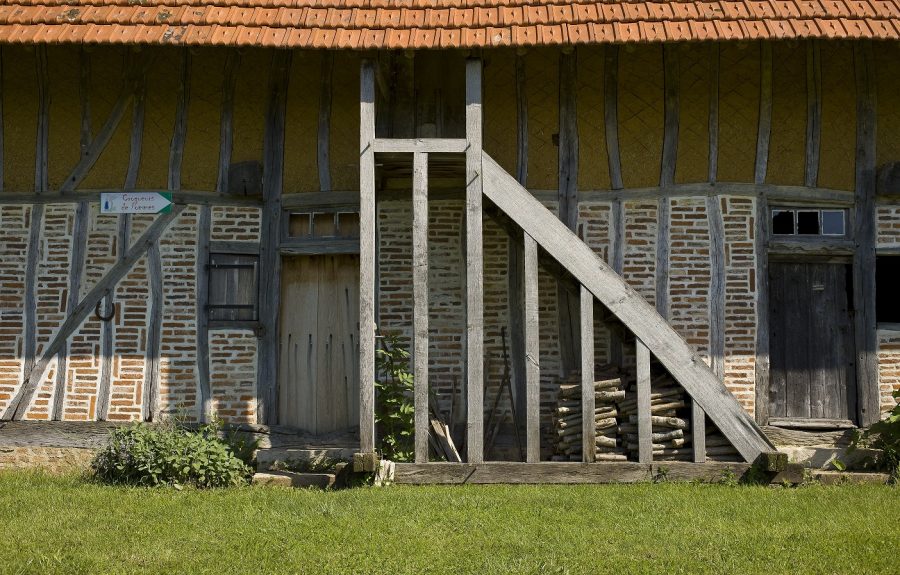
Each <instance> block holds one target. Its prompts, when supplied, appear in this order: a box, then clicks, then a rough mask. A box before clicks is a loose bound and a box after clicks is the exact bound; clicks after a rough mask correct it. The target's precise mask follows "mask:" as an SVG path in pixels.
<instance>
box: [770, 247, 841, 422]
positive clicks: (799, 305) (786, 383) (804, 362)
mask: <svg viewBox="0 0 900 575" xmlns="http://www.w3.org/2000/svg"><path fill="white" fill-rule="evenodd" d="M849 278H850V266H849V265H846V264H835V263H808V262H807V263H793V262H791V263H782V262H772V263H771V264H770V265H769V282H770V284H769V285H770V298H769V301H770V305H769V325H770V327H771V335H770V338H771V339H770V343H769V349H770V353H771V357H770V360H771V367H770V374H771V375H770V377H771V380H770V382H771V383H770V390H769V401H770V410H771V411H770V417H771V418H772V420H773V423H774V422H777V419H778V418H785V419H789V420H790V419H799V420H821V422H822V424H823V426H827V424H828V422H834V423H837V422H848V423H849V422H852V421H853V420H854V419H855V413H856V375H855V367H854V357H855V351H854V350H855V342H854V336H853V319H852V312H851V303H850V302H851V301H852V298H851V297H850V295H851V294H850V289H849V286H850V279H849Z"/></svg>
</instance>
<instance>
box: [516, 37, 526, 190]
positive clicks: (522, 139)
mask: <svg viewBox="0 0 900 575" xmlns="http://www.w3.org/2000/svg"><path fill="white" fill-rule="evenodd" d="M526 79H527V76H526V69H525V53H524V52H523V51H518V52H516V181H518V182H519V183H520V184H521V185H522V187H527V184H528V92H527V91H526V89H525V86H526Z"/></svg>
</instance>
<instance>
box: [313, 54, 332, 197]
mask: <svg viewBox="0 0 900 575" xmlns="http://www.w3.org/2000/svg"><path fill="white" fill-rule="evenodd" d="M333 71H334V54H332V52H331V51H329V50H326V51H324V52H323V53H322V87H321V92H320V96H319V125H318V137H317V138H316V166H317V167H318V171H319V191H320V192H330V191H331V159H330V152H331V90H332V85H333V82H332V78H333V77H334V74H333Z"/></svg>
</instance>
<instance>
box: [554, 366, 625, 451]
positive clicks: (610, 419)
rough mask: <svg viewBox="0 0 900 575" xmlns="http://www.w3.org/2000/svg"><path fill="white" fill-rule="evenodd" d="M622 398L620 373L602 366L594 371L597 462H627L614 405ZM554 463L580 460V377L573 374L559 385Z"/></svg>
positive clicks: (616, 410) (555, 416)
mask: <svg viewBox="0 0 900 575" xmlns="http://www.w3.org/2000/svg"><path fill="white" fill-rule="evenodd" d="M624 398H625V390H624V384H623V377H622V374H620V373H618V372H617V371H616V370H615V368H609V367H603V368H600V369H598V370H597V371H596V372H595V381H594V426H595V429H596V439H595V451H594V458H595V460H596V461H626V460H627V455H626V453H625V451H624V450H623V449H622V447H621V437H620V435H619V411H618V408H617V407H616V404H617V402H619V401H621V400H623V399H624ZM553 450H554V456H553V458H552V459H553V461H582V409H581V374H579V373H573V374H572V375H571V376H570V377H569V378H568V380H563V381H561V382H560V384H559V394H558V397H557V402H556V406H555V407H554V410H553Z"/></svg>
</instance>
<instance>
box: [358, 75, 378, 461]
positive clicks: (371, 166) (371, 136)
mask: <svg viewBox="0 0 900 575" xmlns="http://www.w3.org/2000/svg"><path fill="white" fill-rule="evenodd" d="M375 257H376V254H375V66H374V64H373V63H372V62H371V61H369V60H363V62H362V64H361V66H360V81H359V450H360V451H361V452H362V453H374V452H375V380H374V377H375V269H376V266H377V261H376V259H375Z"/></svg>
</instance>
